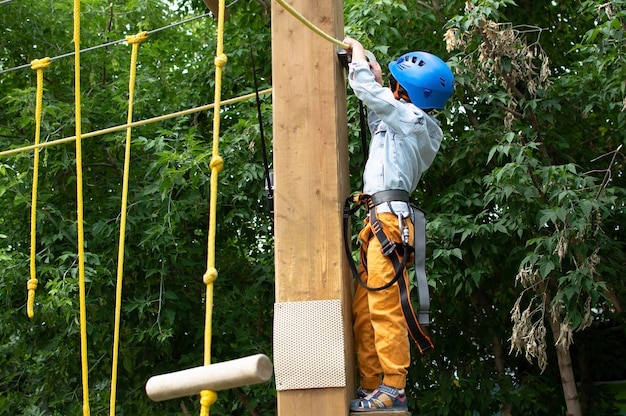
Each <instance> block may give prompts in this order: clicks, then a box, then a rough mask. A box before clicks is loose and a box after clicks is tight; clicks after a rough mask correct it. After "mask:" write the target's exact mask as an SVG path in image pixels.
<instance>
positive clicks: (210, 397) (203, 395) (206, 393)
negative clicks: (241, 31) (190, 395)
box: [200, 390, 217, 408]
mask: <svg viewBox="0 0 626 416" xmlns="http://www.w3.org/2000/svg"><path fill="white" fill-rule="evenodd" d="M216 401H217V393H215V392H214V391H212V390H202V391H201V392H200V405H201V406H202V407H205V408H209V407H211V405H213V404H214V403H215V402H216Z"/></svg>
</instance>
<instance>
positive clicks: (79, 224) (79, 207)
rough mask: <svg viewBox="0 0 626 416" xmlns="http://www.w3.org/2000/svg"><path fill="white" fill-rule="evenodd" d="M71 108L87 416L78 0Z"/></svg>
mask: <svg viewBox="0 0 626 416" xmlns="http://www.w3.org/2000/svg"><path fill="white" fill-rule="evenodd" d="M74 52H75V55H74V106H75V112H76V205H77V209H76V211H77V219H76V222H77V224H76V226H77V229H78V294H79V305H80V357H81V364H82V380H83V415H84V416H89V414H90V411H89V367H88V365H87V359H88V357H87V306H86V296H85V231H84V224H83V154H82V141H81V130H82V122H81V108H80V107H81V100H80V98H81V97H80V0H74Z"/></svg>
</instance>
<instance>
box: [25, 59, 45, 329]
mask: <svg viewBox="0 0 626 416" xmlns="http://www.w3.org/2000/svg"><path fill="white" fill-rule="evenodd" d="M49 66H50V58H43V59H35V60H34V61H32V62H31V68H32V69H34V70H35V71H37V93H36V98H35V145H38V144H39V141H40V140H41V113H42V110H41V108H42V102H43V70H44V68H47V67H49ZM38 184H39V150H36V151H35V154H34V158H33V189H32V202H31V208H30V280H29V281H28V283H27V285H26V287H27V289H28V300H27V302H26V313H27V315H28V317H29V318H32V317H33V316H34V315H35V290H36V289H37V283H39V282H38V280H37V273H36V267H35V261H36V254H37V253H36V251H37V250H36V247H37V187H38Z"/></svg>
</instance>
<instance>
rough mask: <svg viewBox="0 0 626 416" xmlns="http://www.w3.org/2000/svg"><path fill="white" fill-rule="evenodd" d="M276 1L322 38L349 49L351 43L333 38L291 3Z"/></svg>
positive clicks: (281, 0)
mask: <svg viewBox="0 0 626 416" xmlns="http://www.w3.org/2000/svg"><path fill="white" fill-rule="evenodd" d="M276 3H278V4H280V5H281V6H282V7H283V9H285V10H287V11H288V12H289V13H290V14H291V15H292V16H293V17H295V18H296V19H298V20H299V21H300V22H302V23H303V24H304V25H305V26H306V27H308V28H309V29H311V30H312V31H313V32H315V33H317V34H318V35H319V36H321V37H322V38H324V39H326V40H327V41H329V42H331V43H334V44H335V45H337V46H339V47H341V48H343V49H348V48H349V47H350V45H348V44H347V43H343V42H341V41H339V40H337V39H335V38H333V37H332V36H330V35H328V34H326V33H325V32H324V31H323V30H322V29H320V28H319V27H317V26H315V25H314V24H313V23H311V22H310V21H308V20H307V19H306V18H305V17H304V16H302V15H301V14H300V13H298V11H297V10H296V9H294V8H293V7H291V5H289V4H288V3H287V2H285V1H284V0H276Z"/></svg>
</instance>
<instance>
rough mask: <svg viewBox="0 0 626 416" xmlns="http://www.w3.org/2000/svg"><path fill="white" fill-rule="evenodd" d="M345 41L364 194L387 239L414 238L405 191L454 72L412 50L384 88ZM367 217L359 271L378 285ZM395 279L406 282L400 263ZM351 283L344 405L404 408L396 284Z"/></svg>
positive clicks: (437, 131) (429, 158) (374, 67)
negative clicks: (359, 108)
mask: <svg viewBox="0 0 626 416" xmlns="http://www.w3.org/2000/svg"><path fill="white" fill-rule="evenodd" d="M344 43H346V44H347V45H348V46H349V48H348V49H347V51H348V53H351V54H352V60H351V63H350V66H349V73H348V81H349V83H350V86H351V88H352V89H353V90H354V93H355V94H356V96H357V97H358V98H359V99H360V100H361V101H362V102H363V103H364V104H365V105H366V106H367V108H368V124H369V128H370V131H371V133H372V138H371V143H370V150H369V156H368V159H367V163H366V165H365V170H364V172H363V193H364V194H367V195H370V196H372V200H373V201H374V204H375V205H376V208H375V217H376V219H377V220H378V221H379V223H380V224H381V226H382V230H383V231H384V234H385V235H386V237H387V238H388V239H389V240H391V241H393V242H396V243H400V242H402V241H403V239H404V241H413V231H414V227H413V224H412V222H411V219H410V218H411V217H410V216H411V207H410V203H409V195H410V193H412V192H413V191H414V190H415V188H416V187H417V184H418V182H419V180H420V177H421V176H422V174H423V173H424V171H425V170H426V169H428V167H429V166H430V165H431V163H432V162H433V159H434V158H435V155H436V154H437V151H438V150H439V145H440V144H441V140H442V137H443V133H442V131H441V128H440V127H439V123H438V122H437V121H436V120H435V119H434V118H433V117H431V116H430V115H429V114H428V111H430V110H436V109H441V108H443V106H444V105H445V103H446V101H447V100H448V98H450V96H451V95H452V92H453V90H454V77H453V75H452V71H451V70H450V69H449V68H448V66H447V65H446V64H445V63H444V62H443V61H442V60H441V59H439V58H438V57H436V56H434V55H431V54H429V53H426V52H410V53H407V54H405V55H403V56H401V57H400V58H399V59H398V60H397V61H394V62H391V63H390V64H389V71H390V72H391V74H390V76H389V87H390V88H385V87H384V86H383V85H382V84H383V83H382V71H381V68H380V65H379V64H378V63H377V62H375V61H370V62H368V61H367V60H366V55H365V49H364V48H363V46H362V45H361V43H360V42H358V41H357V40H355V39H352V38H346V39H344ZM370 220H371V218H368V219H367V220H366V223H365V226H364V228H363V229H362V230H361V232H360V233H359V241H360V242H361V248H360V252H361V262H360V264H359V269H358V272H359V276H360V278H361V280H362V281H363V282H364V283H365V284H366V285H367V286H368V287H369V288H381V287H384V286H385V285H386V284H387V283H388V282H390V281H391V280H392V279H393V278H394V276H395V274H396V273H395V270H394V267H393V264H392V262H391V260H390V259H389V257H387V255H386V254H383V250H382V249H383V245H381V242H380V241H379V238H377V236H378V235H376V234H375V232H374V231H373V230H372V226H371V221H370ZM407 237H408V238H407ZM401 278H403V279H404V284H405V285H407V286H408V274H407V272H406V268H405V269H404V270H403V276H402V277H401ZM355 288H356V289H355V293H354V300H353V305H352V309H353V316H354V336H355V346H356V355H357V361H358V365H359V373H360V386H359V388H358V391H357V396H358V398H357V399H356V400H353V401H352V403H351V405H350V410H351V411H353V412H371V411H377V410H378V411H380V410H397V411H400V410H407V409H408V407H407V401H406V395H405V392H404V388H405V386H406V378H407V369H408V367H409V365H410V363H411V357H410V344H409V338H408V330H407V324H406V321H405V318H404V314H403V311H402V307H401V304H400V296H399V293H398V291H399V289H398V285H397V284H394V285H392V286H390V287H388V288H386V289H382V290H368V289H366V288H364V287H363V286H362V285H355Z"/></svg>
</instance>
